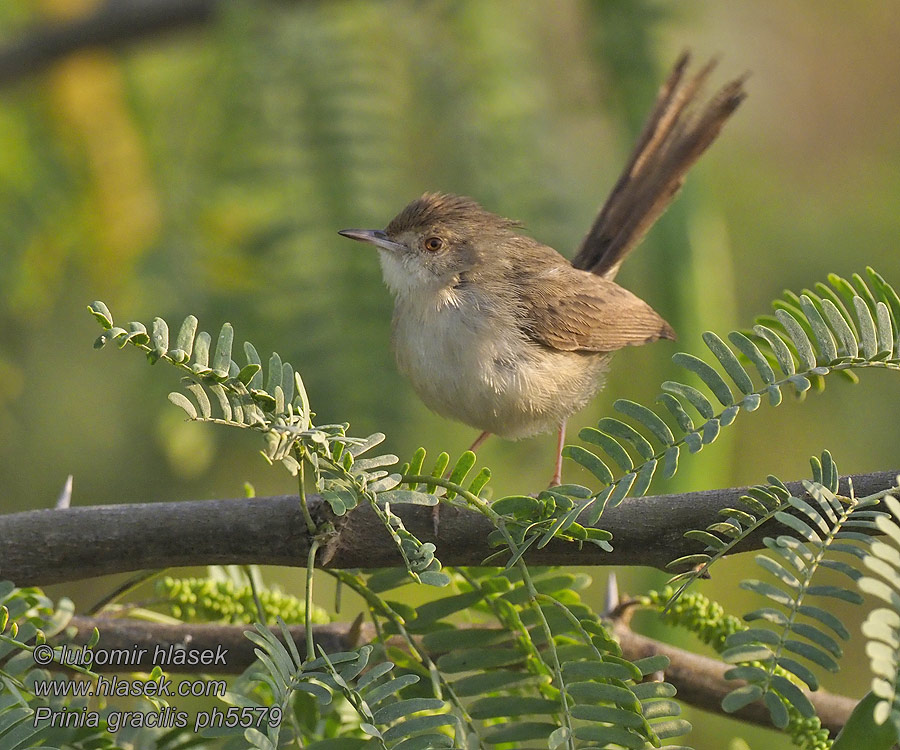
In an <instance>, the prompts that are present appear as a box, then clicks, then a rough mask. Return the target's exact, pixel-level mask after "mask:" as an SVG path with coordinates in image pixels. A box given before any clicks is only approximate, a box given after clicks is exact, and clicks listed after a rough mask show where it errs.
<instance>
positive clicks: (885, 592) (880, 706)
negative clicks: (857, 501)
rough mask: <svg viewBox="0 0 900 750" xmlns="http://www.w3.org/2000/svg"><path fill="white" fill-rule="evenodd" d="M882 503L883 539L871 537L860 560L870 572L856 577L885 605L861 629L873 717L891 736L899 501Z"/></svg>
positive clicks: (898, 703) (898, 607) (896, 701)
mask: <svg viewBox="0 0 900 750" xmlns="http://www.w3.org/2000/svg"><path fill="white" fill-rule="evenodd" d="M884 503H885V505H886V506H887V509H888V510H889V511H890V514H881V515H879V516H878V517H877V518H875V519H874V525H875V527H876V528H877V529H878V531H879V532H881V534H883V535H884V537H883V539H874V540H872V541H871V542H870V543H869V544H868V545H867V547H866V549H865V550H864V554H863V558H862V562H863V564H864V565H865V567H866V568H867V569H868V570H869V572H870V573H871V574H872V575H865V576H862V577H860V578H859V580H858V584H859V588H860V590H862V591H864V592H865V593H867V594H871V595H873V596H875V597H877V598H879V599H881V600H882V601H883V602H885V603H886V604H888V605H889V607H877V608H875V609H873V610H872V611H871V612H869V616H868V618H867V619H866V621H865V623H863V627H862V631H863V635H865V636H866V639H867V642H866V654H867V655H868V657H869V662H870V668H871V670H872V674H873V675H874V677H873V679H872V695H874V696H876V697H877V699H878V700H877V701H876V702H875V704H874V706H873V712H874V713H873V718H874V721H875V723H876V724H877V725H879V726H881V725H883V724H885V723H886V722H889V723H891V724H893V725H894V732H893V735H894V739H895V741H896V738H897V736H898V735H900V695H898V693H900V640H898V637H900V570H898V569H900V551H898V547H900V525H898V521H900V501H898V500H897V499H896V498H895V497H892V496H891V495H888V496H887V497H885V498H884Z"/></svg>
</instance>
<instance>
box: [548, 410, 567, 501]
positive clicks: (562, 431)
mask: <svg viewBox="0 0 900 750" xmlns="http://www.w3.org/2000/svg"><path fill="white" fill-rule="evenodd" d="M565 442H566V420H565V419H564V420H563V421H562V423H561V424H560V425H559V436H558V437H557V439H556V469H555V470H554V471H553V479H551V480H550V486H551V487H556V485H558V484H562V459H563V456H562V450H563V445H565Z"/></svg>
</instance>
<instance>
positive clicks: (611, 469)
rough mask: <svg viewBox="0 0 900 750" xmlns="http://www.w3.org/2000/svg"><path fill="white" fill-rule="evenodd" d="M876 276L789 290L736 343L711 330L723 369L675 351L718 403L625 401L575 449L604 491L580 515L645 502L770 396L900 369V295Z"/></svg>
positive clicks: (696, 393)
mask: <svg viewBox="0 0 900 750" xmlns="http://www.w3.org/2000/svg"><path fill="white" fill-rule="evenodd" d="M867 275H868V283H867V282H866V280H864V279H863V278H862V276H860V275H858V274H854V275H853V277H852V278H851V279H850V280H847V279H844V278H842V277H840V276H837V275H835V274H832V275H830V276H829V278H828V281H829V284H816V286H815V290H814V291H813V290H808V289H807V290H804V291H803V292H802V293H801V294H800V295H796V294H794V293H791V292H787V293H786V294H785V299H784V300H780V301H778V302H776V303H775V305H774V307H775V315H774V317H766V318H760V319H759V321H758V323H757V324H756V325H755V326H754V327H753V329H752V330H751V331H733V332H732V333H730V334H729V335H728V340H729V342H730V344H731V345H730V346H729V344H727V343H726V342H725V341H723V340H722V339H721V338H720V337H719V336H718V335H716V334H715V333H712V332H711V331H707V332H706V333H704V334H703V341H704V342H705V344H706V346H707V347H708V348H709V350H710V352H711V354H712V355H713V358H714V360H715V362H717V363H718V365H719V367H720V368H721V369H717V368H716V367H714V366H713V365H712V364H709V363H708V362H706V361H704V360H702V359H700V358H698V357H696V356H694V355H692V354H686V353H678V354H675V355H674V356H673V361H674V362H675V363H676V364H678V365H680V366H682V367H684V368H685V369H687V370H688V371H690V372H691V373H692V374H693V375H695V376H696V377H697V378H699V379H700V381H702V384H703V385H704V386H705V387H706V390H707V391H708V393H709V394H711V396H712V398H710V396H709V395H707V393H704V391H703V390H701V389H700V388H697V387H696V386H694V385H691V384H688V383H681V382H677V381H666V382H665V383H663V385H662V391H663V392H662V394H661V395H660V396H659V398H658V399H657V401H658V402H659V403H660V404H661V406H662V409H661V410H657V411H654V410H653V409H649V408H647V407H646V406H642V405H641V404H637V403H635V402H633V401H628V400H625V399H619V400H618V401H616V402H615V403H614V405H613V406H614V408H615V409H616V411H618V412H619V413H620V414H621V415H622V417H623V419H616V418H611V417H607V418H604V419H602V420H600V422H599V423H598V425H597V427H596V428H594V427H588V428H585V429H583V430H582V431H581V432H580V433H579V437H580V438H581V439H582V440H583V441H584V442H585V443H588V444H590V445H591V448H590V449H589V448H585V447H583V446H580V445H569V446H566V448H565V455H567V456H568V457H569V458H571V459H573V460H574V461H576V462H577V463H579V464H581V465H582V466H584V467H585V468H586V469H588V471H590V472H591V473H592V474H593V475H594V476H595V477H596V478H597V479H598V480H600V482H601V483H602V485H603V487H602V489H601V490H600V491H599V492H597V493H594V495H593V496H592V498H591V499H590V500H589V501H588V502H581V503H577V504H578V505H579V512H581V511H588V516H587V519H588V522H589V523H590V524H592V525H593V524H596V523H597V522H598V521H599V519H600V516H601V515H602V513H603V510H604V508H606V507H610V506H615V505H617V504H618V503H620V502H621V501H622V500H623V499H624V498H625V497H627V496H632V497H641V496H643V495H644V494H645V493H646V492H647V490H648V488H649V487H650V482H651V480H652V479H653V477H654V475H655V474H656V473H657V471H659V472H660V474H661V475H662V477H663V478H666V479H667V478H670V477H672V476H673V475H674V474H675V472H676V471H677V469H678V461H679V458H680V456H681V455H682V453H683V449H684V448H687V450H688V451H689V452H690V453H697V452H699V451H700V450H702V449H703V447H704V446H705V445H709V444H710V443H712V442H713V441H714V440H715V439H716V438H717V437H718V435H719V433H720V431H721V429H722V428H723V427H727V426H728V425H730V424H732V423H733V422H734V421H735V419H736V418H737V416H738V414H739V413H740V412H741V411H747V412H751V411H755V410H756V409H757V408H759V406H760V404H761V402H762V399H763V398H767V399H768V401H769V403H770V404H771V405H772V406H777V405H778V404H780V403H781V401H782V391H783V390H784V389H788V390H790V391H793V392H794V393H795V394H797V395H798V396H802V395H803V394H804V393H805V392H806V391H808V390H809V389H810V388H811V387H813V385H816V386H817V387H818V388H821V386H822V383H823V380H822V378H823V377H824V376H826V375H828V374H830V373H833V372H835V373H844V374H847V375H850V376H852V375H853V373H852V372H851V371H852V370H855V369H860V368H867V367H879V368H888V369H892V370H900V325H898V321H900V297H898V295H897V293H896V291H894V289H893V287H891V286H890V285H889V284H888V283H887V282H886V281H885V280H884V279H883V278H882V276H881V275H880V274H878V273H877V272H876V271H874V270H873V269H871V268H869V269H867ZM777 371H780V374H778V372H777ZM716 402H717V403H718V405H715V404H716ZM661 415H662V416H661ZM663 416H665V417H666V418H667V419H668V420H669V421H666V419H663ZM669 422H671V423H672V426H670V423H669ZM597 449H599V451H598V450H597ZM562 528H565V524H563V526H562Z"/></svg>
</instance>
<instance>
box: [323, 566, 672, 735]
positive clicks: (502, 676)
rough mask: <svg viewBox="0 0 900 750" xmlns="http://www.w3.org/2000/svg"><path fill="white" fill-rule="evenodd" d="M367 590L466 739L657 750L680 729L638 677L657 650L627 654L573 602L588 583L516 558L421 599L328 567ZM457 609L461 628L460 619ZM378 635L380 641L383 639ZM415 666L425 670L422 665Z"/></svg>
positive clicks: (389, 578) (390, 580) (402, 658)
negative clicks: (413, 603) (450, 591)
mask: <svg viewBox="0 0 900 750" xmlns="http://www.w3.org/2000/svg"><path fill="white" fill-rule="evenodd" d="M334 574H335V575H336V576H338V577H339V578H340V580H343V581H345V583H347V584H348V585H349V586H350V587H351V588H353V590H355V591H358V592H359V593H360V594H361V595H363V596H364V597H365V598H366V601H367V602H368V603H369V605H370V608H371V610H372V614H373V617H374V618H375V619H376V623H377V622H378V621H379V620H384V624H383V625H382V626H381V630H382V631H383V633H384V636H385V637H387V636H394V637H395V638H401V639H402V640H403V641H404V643H405V644H406V646H407V649H408V650H401V649H399V648H395V647H391V646H388V647H387V656H388V657H389V658H390V660H391V661H392V662H394V663H396V664H397V666H398V668H404V669H408V670H410V671H412V672H414V673H418V674H421V675H422V676H423V677H431V684H432V685H435V686H436V687H435V688H433V689H436V690H437V691H438V692H437V694H436V696H435V697H441V698H443V699H444V700H446V701H447V702H448V704H449V705H450V706H451V710H452V711H453V712H454V713H455V714H457V715H458V716H459V717H460V721H461V722H463V723H464V725H465V726H466V728H467V735H468V736H469V737H470V739H469V744H468V745H467V747H472V748H482V747H486V746H492V745H495V744H501V743H511V744H512V745H513V746H515V747H530V746H532V745H531V743H534V742H539V743H542V744H546V743H549V746H550V747H555V748H576V747H577V748H602V747H619V746H622V747H636V748H644V747H651V746H654V747H658V746H659V744H660V741H661V740H663V739H666V738H668V737H672V736H677V735H681V734H685V733H686V732H688V731H689V730H690V725H689V724H688V723H687V722H685V721H683V720H682V719H680V718H678V714H679V712H680V708H679V706H678V705H677V704H676V703H674V702H673V701H672V700H671V698H672V696H673V695H674V693H675V690H674V688H673V687H672V686H671V685H669V684H668V683H665V682H652V681H651V682H645V681H644V680H645V679H646V678H647V676H648V675H650V674H652V673H654V672H656V671H659V670H662V669H664V668H665V667H666V666H667V664H668V660H667V659H666V658H665V657H654V658H650V659H642V660H639V661H637V662H629V661H628V660H627V659H625V658H623V656H622V653H621V650H620V649H619V646H618V644H617V643H616V642H615V640H614V639H613V638H612V637H611V635H610V633H609V631H608V630H607V628H606V626H605V625H604V624H603V623H602V622H601V620H600V619H599V618H598V617H597V615H596V614H594V613H593V612H592V611H591V609H590V608H589V607H587V606H586V605H585V604H584V603H583V602H582V601H581V599H580V596H579V594H578V592H579V591H580V590H582V589H584V588H586V587H587V586H588V585H589V583H590V579H589V578H588V577H587V576H584V575H575V574H571V573H567V572H564V571H561V570H558V569H541V570H538V571H534V572H533V574H532V572H530V571H529V570H528V569H527V568H524V566H521V565H520V566H517V567H516V568H515V569H513V570H506V571H504V572H503V573H501V574H500V575H497V573H496V571H492V570H489V569H465V570H459V571H458V572H457V576H456V583H457V586H458V589H459V593H458V594H456V595H452V596H446V597H444V598H442V599H440V600H437V601H433V602H428V603H426V604H423V605H421V606H419V607H416V608H412V607H410V606H409V605H407V604H405V603H403V602H400V601H396V600H391V599H384V598H382V597H383V595H384V593H385V592H388V591H390V590H391V589H393V588H394V587H396V586H398V585H400V584H402V583H403V580H402V578H400V577H399V576H398V575H397V573H396V571H382V572H378V573H375V574H374V575H372V576H370V577H369V578H368V579H367V580H365V581H364V580H362V579H359V578H357V577H355V576H352V575H350V574H348V573H343V572H335V573H334ZM463 613H467V619H468V620H469V622H468V624H467V625H466V626H465V627H460V626H459V625H458V624H457V623H458V620H459V617H460V616H462V615H463ZM382 642H383V643H386V641H385V640H384V639H382ZM423 664H424V667H425V668H424V669H423Z"/></svg>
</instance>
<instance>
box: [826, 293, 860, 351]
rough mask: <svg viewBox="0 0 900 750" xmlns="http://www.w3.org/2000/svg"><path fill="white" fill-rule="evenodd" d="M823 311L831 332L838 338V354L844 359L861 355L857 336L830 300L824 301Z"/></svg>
mask: <svg viewBox="0 0 900 750" xmlns="http://www.w3.org/2000/svg"><path fill="white" fill-rule="evenodd" d="M822 311H823V312H824V313H825V317H826V318H827V319H828V324H829V325H830V326H831V330H832V331H834V334H835V336H836V337H837V343H838V347H837V348H838V354H840V355H841V356H842V357H856V356H858V355H859V349H858V348H857V344H856V336H855V335H854V334H853V331H852V330H851V329H850V326H849V325H848V324H847V319H846V318H845V315H844V314H843V313H842V312H841V310H840V309H838V307H837V305H835V304H834V302H832V301H831V300H830V299H826V300H823V301H822Z"/></svg>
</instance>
